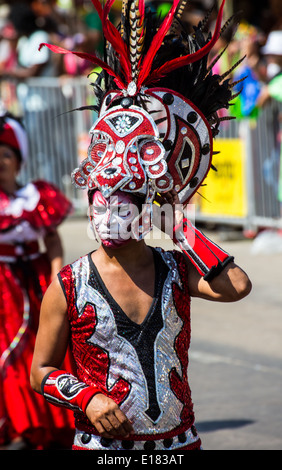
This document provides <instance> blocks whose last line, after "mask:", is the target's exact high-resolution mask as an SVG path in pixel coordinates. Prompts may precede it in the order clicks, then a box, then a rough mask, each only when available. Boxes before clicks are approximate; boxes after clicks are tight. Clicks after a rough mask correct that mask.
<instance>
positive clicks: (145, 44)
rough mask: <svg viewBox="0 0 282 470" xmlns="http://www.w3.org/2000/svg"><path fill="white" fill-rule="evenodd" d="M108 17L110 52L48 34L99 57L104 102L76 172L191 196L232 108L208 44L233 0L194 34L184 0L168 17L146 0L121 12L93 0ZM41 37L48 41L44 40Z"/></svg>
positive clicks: (89, 179)
mask: <svg viewBox="0 0 282 470" xmlns="http://www.w3.org/2000/svg"><path fill="white" fill-rule="evenodd" d="M92 3H93V5H94V6H95V8H96V10H97V12H98V14H99V17H100V19H101V22H102V27H103V33H104V38H105V52H104V59H103V60H102V59H100V58H99V57H97V56H96V55H94V54H88V53H84V52H78V51H67V50H65V49H63V48H61V47H57V46H52V45H50V44H43V45H46V46H47V47H49V48H50V49H51V50H52V51H54V52H58V53H62V54H66V53H69V52H71V53H72V54H75V55H76V56H78V57H81V58H83V59H87V60H88V61H90V62H92V63H93V64H95V65H98V66H100V67H101V68H102V69H103V71H102V72H101V73H100V74H99V76H98V78H97V80H96V82H95V84H93V86H94V91H95V94H96V97H97V98H98V105H97V106H96V108H95V109H97V111H98V112H99V117H98V120H97V121H96V122H95V123H94V125H93V127H92V128H91V130H90V133H91V134H92V140H91V144H90V147H89V152H88V157H87V159H85V160H84V161H83V162H82V163H81V165H80V166H79V168H77V169H76V170H75V171H74V172H73V175H72V176H73V182H74V184H75V185H76V186H78V187H81V188H90V189H92V188H99V190H100V191H101V192H102V193H103V194H104V196H106V197H107V196H110V195H111V194H113V193H114V192H115V191H116V190H117V189H121V190H123V191H128V192H131V193H135V194H136V195H143V196H144V200H145V202H146V203H152V201H153V199H154V196H155V194H156V192H159V193H162V192H166V191H169V190H170V189H172V188H174V189H175V190H176V191H177V192H178V194H179V198H180V202H181V203H182V204H184V205H185V204H187V203H188V201H189V200H190V198H191V197H192V195H193V194H194V193H195V192H196V190H197V189H198V187H199V186H200V185H201V183H202V181H203V180H204V178H205V177H206V175H207V173H208V171H209V169H210V167H211V160H212V153H213V137H214V136H215V135H216V134H217V133H218V128H219V124H220V122H221V120H222V118H220V117H218V114H217V112H218V110H220V109H222V108H228V106H229V102H230V100H231V99H232V87H233V86H234V84H232V83H230V80H229V79H228V78H227V77H228V75H229V74H230V73H231V71H232V70H233V69H234V68H235V66H236V65H238V64H235V66H233V67H232V69H231V70H229V71H227V72H226V73H225V74H224V75H222V76H219V75H214V74H213V72H212V68H213V65H214V63H215V61H216V60H218V58H219V56H217V58H216V59H215V61H214V62H213V63H212V64H210V65H208V54H209V52H210V51H211V49H212V48H213V46H214V45H215V43H216V42H217V40H218V38H219V37H220V35H221V33H222V31H223V29H224V28H225V26H224V27H223V28H221V23H222V17H223V8H224V4H225V0H223V1H222V4H221V6H220V8H219V11H218V17H217V20H216V24H215V28H214V32H213V35H211V34H209V35H208V37H205V35H204V33H203V30H204V27H205V26H206V22H207V19H208V17H206V18H205V20H204V21H203V22H201V23H200V24H199V25H198V26H197V27H194V32H193V34H189V33H187V31H186V29H185V25H183V24H182V23H181V15H182V12H183V10H184V8H185V4H186V0H173V2H172V6H171V8H170V11H169V12H168V14H167V15H166V16H165V18H164V19H163V20H160V19H159V18H158V17H157V15H155V14H154V13H152V12H151V10H150V8H149V7H146V6H145V0H123V3H122V11H121V22H120V25H119V27H117V28H116V27H115V26H114V25H113V24H112V23H111V21H110V20H109V13H110V10H111V7H112V5H113V3H114V0H107V1H106V3H105V6H104V8H103V7H102V6H101V4H100V2H99V0H92ZM40 47H42V45H41V46H40Z"/></svg>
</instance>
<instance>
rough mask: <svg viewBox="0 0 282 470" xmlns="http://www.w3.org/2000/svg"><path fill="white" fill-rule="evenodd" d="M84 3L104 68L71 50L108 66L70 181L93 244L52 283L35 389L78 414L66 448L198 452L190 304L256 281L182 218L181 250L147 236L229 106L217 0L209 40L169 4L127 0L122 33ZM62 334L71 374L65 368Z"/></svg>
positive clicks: (198, 167) (190, 184) (204, 153)
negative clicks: (217, 51)
mask: <svg viewBox="0 0 282 470" xmlns="http://www.w3.org/2000/svg"><path fill="white" fill-rule="evenodd" d="M93 4H94V5H95V7H96V9H97V11H98V14H99V16H100V18H101V21H102V25H103V31H104V36H105V40H106V45H105V57H104V61H102V60H101V59H99V58H97V57H96V56H93V55H89V54H84V53H79V52H73V53H74V54H76V55H78V56H79V57H83V58H87V59H88V60H90V61H92V62H93V63H95V64H97V65H99V66H101V67H102V68H103V72H102V73H101V74H100V75H99V77H98V79H97V81H96V84H95V85H94V88H95V93H96V96H97V97H98V99H99V106H98V110H99V117H98V119H97V121H96V122H95V123H94V125H93V127H92V129H91V131H90V133H91V135H92V140H91V144H90V147H89V152H88V157H87V159H86V160H84V161H83V162H82V164H81V165H80V167H79V168H77V169H76V170H75V171H74V172H73V181H74V183H75V184H76V185H77V186H78V187H81V188H87V189H88V194H89V203H90V220H91V223H92V225H93V226H94V229H95V230H96V232H97V233H98V235H99V236H100V239H101V242H102V243H101V245H100V247H99V248H98V249H97V251H94V252H92V253H90V254H88V255H86V256H83V257H82V258H80V259H79V260H77V261H75V262H74V263H72V264H71V265H69V266H66V267H65V268H63V270H62V271H61V272H60V274H59V276H58V279H57V280H56V281H55V282H53V284H52V285H51V286H50V288H49V289H48V292H47V294H46V295H45V298H44V300H43V304H42V310H41V321H40V326H39V332H38V336H37V344H36V348H35V353H34V359H33V366H32V371H31V383H32V386H33V388H34V389H35V390H36V391H38V392H39V393H42V394H43V395H44V396H45V398H46V399H47V400H48V401H50V402H51V403H54V404H55V405H58V406H67V407H69V408H71V409H73V410H74V413H75V421H76V435H75V440H74V445H73V449H89V450H99V449H100V450H101V449H102V450H107V449H108V450H118V449H133V450H146V451H149V450H153V449H155V450H161V449H165V450H178V449H182V450H183V449H187V450H190V449H191V450H192V449H200V448H201V440H200V437H199V436H198V434H197V431H196V428H195V426H194V412H193V404H192V399H191V392H190V388H189V384H188V377H187V366H188V348H189V344H190V297H191V296H198V297H202V298H204V299H208V300H216V301H222V302H229V301H236V300H239V299H241V298H243V297H244V296H246V295H247V294H248V293H249V291H250V289H251V284H250V281H249V279H248V277H247V275H246V274H245V273H244V272H243V271H242V270H241V269H240V268H239V267H238V266H237V265H236V264H235V263H234V260H233V257H231V256H229V255H228V254H227V253H226V252H224V251H223V250H222V249H221V248H220V247H218V246H217V245H215V244H214V243H213V242H212V241H210V240H209V239H207V238H206V237H205V236H204V235H203V234H202V233H201V232H200V231H199V230H197V229H196V228H195V227H194V226H193V225H192V224H191V222H190V221H189V220H187V219H186V218H184V219H183V220H181V217H180V215H181V213H180V211H175V217H174V228H173V240H174V242H175V244H176V245H177V246H178V249H177V250H173V251H167V252H166V251H163V250H162V249H152V248H151V247H149V246H147V245H146V244H145V242H144V236H145V235H146V233H148V231H149V230H150V229H151V227H152V212H153V211H152V207H153V203H154V201H156V200H158V201H160V203H161V204H162V203H167V204H170V205H171V206H172V208H176V205H178V206H179V204H181V205H183V206H185V205H187V203H188V201H189V200H190V198H191V196H192V195H193V194H194V193H195V191H196V190H197V188H198V187H199V186H200V185H201V183H202V181H203V179H204V178H205V176H206V175H207V173H208V171H209V169H210V167H211V158H212V153H213V151H212V140H213V136H215V135H216V134H217V133H218V127H219V124H220V118H219V117H218V115H217V111H218V110H219V109H220V108H222V107H228V103H229V101H230V100H231V99H232V86H233V84H230V82H229V80H227V79H225V78H226V76H227V75H228V74H229V73H230V71H229V72H227V74H226V76H218V75H217V76H214V75H212V66H213V65H212V64H211V65H210V67H208V66H207V55H208V53H209V51H210V50H211V48H212V47H213V45H214V44H215V42H216V41H217V39H218V38H219V36H220V34H221V32H222V28H221V20H222V15H223V6H224V1H223V3H222V5H221V7H220V9H219V12H218V19H217V22H216V26H215V31H214V34H213V36H210V35H209V36H208V38H205V36H204V34H203V28H204V26H205V24H204V22H203V23H202V24H200V25H199V27H197V28H195V30H194V33H193V34H192V35H189V34H187V32H185V28H184V27H183V25H182V24H181V20H180V17H181V13H182V11H183V9H184V6H185V5H184V3H180V2H179V1H178V0H174V2H173V4H172V7H171V9H170V11H169V13H168V15H167V16H166V17H165V18H164V20H163V21H162V22H160V21H159V20H158V18H156V17H155V16H154V15H153V14H152V13H151V12H150V9H149V8H145V5H144V0H134V1H132V2H128V3H127V2H124V3H123V5H122V12H121V24H120V26H119V28H115V27H114V26H113V24H112V23H111V22H110V21H109V19H108V15H109V11H110V8H111V5H112V4H113V0H108V1H107V2H106V4H105V6H104V8H102V7H101V5H100V3H99V1H98V0H93ZM47 46H48V47H49V48H50V49H51V50H53V51H55V52H59V53H67V52H69V51H66V50H64V49H62V48H59V47H56V46H51V45H47ZM102 82H103V83H102ZM156 116H157V117H156ZM128 230H130V231H129V232H128ZM179 248H180V249H179ZM69 338H70V342H71V347H72V352H73V356H74V359H75V362H76V368H77V370H76V376H74V375H71V374H70V373H69V372H68V371H65V370H61V366H60V364H61V362H62V359H63V358H64V354H65V350H66V348H67V345H68V342H69Z"/></svg>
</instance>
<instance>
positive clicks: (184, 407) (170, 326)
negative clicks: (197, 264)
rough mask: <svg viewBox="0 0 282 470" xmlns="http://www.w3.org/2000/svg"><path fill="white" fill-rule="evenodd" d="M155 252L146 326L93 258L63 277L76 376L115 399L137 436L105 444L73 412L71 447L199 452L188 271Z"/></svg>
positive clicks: (174, 256) (176, 256)
mask: <svg viewBox="0 0 282 470" xmlns="http://www.w3.org/2000/svg"><path fill="white" fill-rule="evenodd" d="M153 253H154V260H155V267H156V273H157V274H156V281H155V293H154V299H153V302H152V305H151V308H150V310H149V312H148V314H147V316H146V318H145V320H144V321H143V322H142V324H141V325H138V324H136V323H135V322H133V321H131V320H130V319H129V318H128V317H127V315H126V314H125V313H124V312H123V311H122V309H121V308H120V307H119V305H118V304H117V303H116V302H115V300H114V299H113V298H112V297H111V295H110V293H109V292H108V290H107V289H106V287H105V285H104V283H103V281H102V279H101V277H100V275H99V272H98V271H97V268H96V266H95V265H94V263H93V261H92V259H91V255H90V254H89V255H87V256H84V257H82V258H80V259H79V260H77V261H76V262H74V263H73V264H71V265H69V266H66V267H65V268H63V270H62V271H61V272H60V275H59V278H60V281H61V285H62V288H63V290H64V292H65V296H66V299H67V304H68V319H69V322H70V325H71V344H72V352H73V356H74V360H75V362H76V367H77V377H78V378H79V380H81V381H82V382H84V383H86V384H87V385H90V386H95V387H99V388H100V389H101V391H102V393H103V394H105V395H107V396H108V397H110V398H112V399H113V400H114V401H115V402H116V403H117V404H118V405H119V406H120V408H121V410H122V411H123V412H124V413H125V414H126V416H127V417H128V418H129V419H130V420H131V421H132V424H133V428H134V430H135V433H136V434H134V435H133V436H131V437H130V438H129V439H127V440H123V441H119V440H112V441H111V440H108V439H104V438H101V437H99V436H97V432H96V431H95V428H94V427H93V426H92V425H91V423H90V422H89V421H88V419H87V417H86V415H85V414H84V413H81V412H76V413H75V424H76V428H77V431H76V436H75V441H74V449H79V448H86V449H104V450H105V449H132V448H133V449H137V450H138V449H139V450H144V449H145V450H146V449H147V450H150V449H154V448H155V449H156V450H157V449H166V448H167V449H170V450H173V449H178V448H183V447H187V448H189V449H199V448H200V445H201V441H200V439H199V437H198V436H197V433H196V429H195V427H194V426H193V424H194V413H193V404H192V400H191V393H190V388H189V384H188V377H187V366H188V348H189V344H190V296H189V291H188V286H187V267H186V265H185V262H184V257H183V255H182V254H181V253H180V252H177V251H173V252H163V251H162V250H160V249H154V250H153ZM95 434H96V436H95Z"/></svg>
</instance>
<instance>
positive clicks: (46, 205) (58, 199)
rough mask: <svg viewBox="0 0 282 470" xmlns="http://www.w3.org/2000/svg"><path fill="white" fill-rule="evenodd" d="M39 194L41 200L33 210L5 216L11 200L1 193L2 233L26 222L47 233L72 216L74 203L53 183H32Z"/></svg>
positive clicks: (0, 223)
mask: <svg viewBox="0 0 282 470" xmlns="http://www.w3.org/2000/svg"><path fill="white" fill-rule="evenodd" d="M32 184H33V185H34V186H35V188H36V189H37V191H38V193H39V199H38V202H37V204H36V206H35V207H34V208H33V209H32V210H27V209H26V208H24V209H23V210H22V212H21V213H20V214H17V215H13V214H5V207H6V206H8V205H9V198H8V197H7V195H6V194H5V193H3V192H2V191H0V209H1V211H0V212H2V214H1V215H0V232H3V231H8V230H11V229H12V228H13V227H16V226H17V224H18V223H19V222H20V221H24V220H26V221H27V222H28V223H29V224H30V225H31V226H32V227H33V228H34V229H35V230H40V229H45V230H46V231H47V232H48V231H51V230H52V229H54V228H56V227H57V226H58V225H60V224H61V223H62V222H63V220H64V219H65V218H66V217H67V216H68V215H69V214H71V212H72V210H73V206H72V203H71V202H70V201H69V200H68V199H67V198H66V197H65V195H64V194H63V193H62V192H61V191H60V190H59V189H58V188H57V187H56V186H54V185H53V184H52V183H49V182H46V181H42V180H39V181H35V182H33V183H32Z"/></svg>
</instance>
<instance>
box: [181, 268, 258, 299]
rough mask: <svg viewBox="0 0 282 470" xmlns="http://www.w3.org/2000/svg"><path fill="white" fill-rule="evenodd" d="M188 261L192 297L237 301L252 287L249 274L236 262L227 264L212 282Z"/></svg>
mask: <svg viewBox="0 0 282 470" xmlns="http://www.w3.org/2000/svg"><path fill="white" fill-rule="evenodd" d="M186 263H187V265H188V279H189V289H190V294H191V296H192V297H200V298H202V299H206V300H211V301H217V302H236V301H238V300H241V299H243V298H244V297H246V296H247V295H248V294H249V293H250V291H251V289H252V284H251V281H250V279H249V278H248V276H247V274H246V273H245V272H244V271H243V270H242V269H241V268H240V267H239V266H237V265H236V264H235V263H234V262H230V263H229V264H227V266H226V267H225V268H224V270H223V271H222V272H221V273H220V274H219V275H218V276H216V277H215V278H214V279H212V280H211V281H210V282H207V281H205V280H204V278H203V277H202V276H201V275H200V274H199V273H198V271H197V269H196V268H195V267H194V266H193V265H192V263H190V262H189V260H186Z"/></svg>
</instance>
